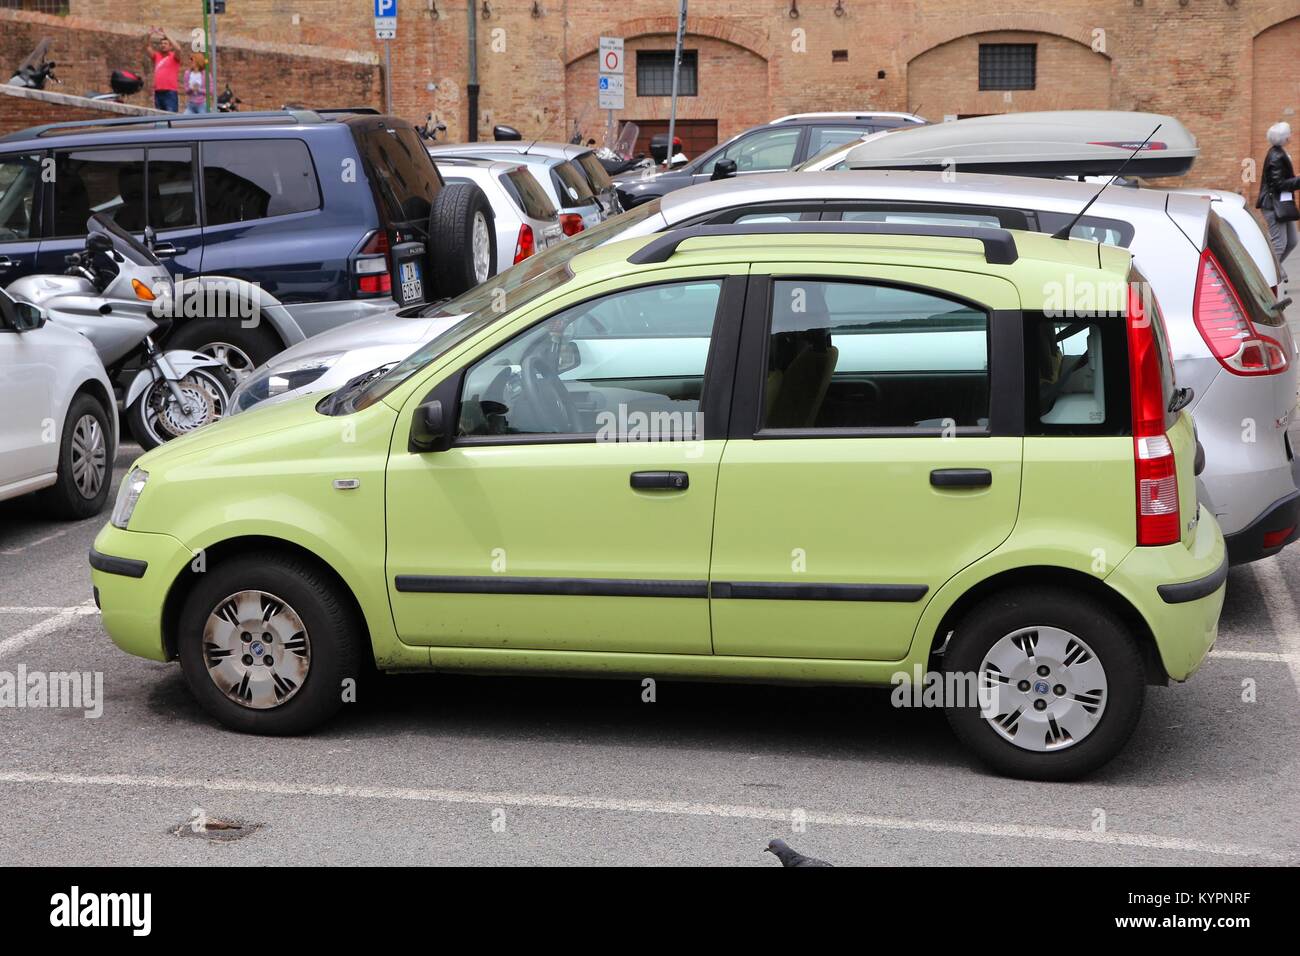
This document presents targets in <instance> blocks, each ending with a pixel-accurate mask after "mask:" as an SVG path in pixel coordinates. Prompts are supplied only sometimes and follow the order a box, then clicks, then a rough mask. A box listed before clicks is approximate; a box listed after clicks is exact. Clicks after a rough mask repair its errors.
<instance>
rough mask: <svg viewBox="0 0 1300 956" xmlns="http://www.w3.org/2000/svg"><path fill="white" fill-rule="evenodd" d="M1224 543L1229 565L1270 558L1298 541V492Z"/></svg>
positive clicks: (1299, 529)
mask: <svg viewBox="0 0 1300 956" xmlns="http://www.w3.org/2000/svg"><path fill="white" fill-rule="evenodd" d="M1225 540H1226V541H1227V542H1228V560H1229V561H1230V562H1231V563H1232V564H1246V563H1248V562H1250V561H1258V560H1259V559H1260V558H1267V557H1270V556H1272V555H1274V554H1277V553H1278V552H1279V551H1281V550H1282V549H1283V548H1285V547H1286V546H1287V545H1288V544H1291V543H1292V542H1293V541H1296V540H1300V491H1295V492H1292V493H1291V494H1289V495H1287V496H1286V497H1284V498H1281V499H1279V500H1278V501H1275V502H1273V504H1271V505H1270V506H1269V507H1268V509H1267V510H1265V512H1264V513H1263V514H1262V515H1260V516H1259V517H1258V518H1256V519H1255V520H1254V521H1252V522H1251V523H1250V524H1249V525H1247V526H1246V527H1244V528H1242V529H1241V530H1240V531H1238V532H1236V533H1234V534H1230V535H1227V536H1226V537H1225Z"/></svg>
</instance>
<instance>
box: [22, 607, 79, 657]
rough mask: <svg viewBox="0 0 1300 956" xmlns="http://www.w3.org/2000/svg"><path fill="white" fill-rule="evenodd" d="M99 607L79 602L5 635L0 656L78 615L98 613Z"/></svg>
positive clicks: (65, 625)
mask: <svg viewBox="0 0 1300 956" xmlns="http://www.w3.org/2000/svg"><path fill="white" fill-rule="evenodd" d="M98 613H99V608H97V607H95V605H93V604H80V605H77V606H76V607H65V608H63V609H61V610H60V611H59V613H58V614H55V615H54V616H53V617H47V618H46V619H45V620H43V621H41V622H40V623H39V624H33V625H32V626H31V627H28V628H25V629H24V630H21V631H19V632H18V633H17V634H15V635H13V637H7V638H5V639H4V640H3V641H0V657H4V656H5V655H6V654H8V653H10V652H12V651H16V650H18V648H20V647H22V646H23V645H25V644H30V643H31V642H32V641H34V640H36V639H37V638H40V637H44V636H45V635H46V634H51V633H53V632H54V631H57V630H60V629H61V628H64V627H67V626H68V625H69V624H71V623H72V622H73V621H75V620H76V619H77V618H79V617H86V616H88V615H91V614H98Z"/></svg>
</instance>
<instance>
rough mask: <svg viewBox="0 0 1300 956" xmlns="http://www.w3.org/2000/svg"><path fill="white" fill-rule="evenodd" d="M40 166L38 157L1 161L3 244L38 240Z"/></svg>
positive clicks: (0, 204)
mask: <svg viewBox="0 0 1300 956" xmlns="http://www.w3.org/2000/svg"><path fill="white" fill-rule="evenodd" d="M40 162H41V161H40V157H39V156H36V155H28V156H6V157H4V158H3V159H0V242H8V241H12V240H14V239H32V238H35V236H36V231H35V228H34V226H35V222H36V196H37V194H38V192H39V186H40V182H41V165H40ZM87 218H89V217H87ZM83 225H84V224H83Z"/></svg>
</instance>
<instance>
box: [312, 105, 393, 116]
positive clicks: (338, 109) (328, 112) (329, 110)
mask: <svg viewBox="0 0 1300 956" xmlns="http://www.w3.org/2000/svg"><path fill="white" fill-rule="evenodd" d="M312 112H314V113H319V114H320V115H321V116H335V115H337V114H339V113H364V114H366V115H369V116H382V115H383V113H382V111H380V110H377V109H375V108H374V107H373V106H327V107H319V106H318V107H316V109H314V110H312Z"/></svg>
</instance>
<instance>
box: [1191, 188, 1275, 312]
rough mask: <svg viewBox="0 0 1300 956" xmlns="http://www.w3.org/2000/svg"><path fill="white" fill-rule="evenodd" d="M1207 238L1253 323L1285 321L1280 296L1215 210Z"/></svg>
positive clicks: (1231, 229)
mask: <svg viewBox="0 0 1300 956" xmlns="http://www.w3.org/2000/svg"><path fill="white" fill-rule="evenodd" d="M1208 239H1209V243H1208V244H1209V248H1210V252H1212V253H1214V258H1216V259H1218V260H1219V264H1220V265H1221V266H1223V271H1224V272H1226V273H1227V274H1228V281H1229V282H1231V283H1232V287H1233V288H1234V289H1235V290H1236V291H1237V295H1238V297H1239V298H1240V299H1241V304H1242V305H1243V306H1245V308H1246V315H1247V316H1249V317H1250V321H1252V322H1254V323H1256V324H1257V325H1275V326H1276V325H1281V324H1282V323H1283V322H1285V321H1286V319H1285V316H1284V315H1283V310H1282V309H1279V308H1278V307H1277V297H1276V296H1275V295H1273V290H1272V289H1271V288H1269V285H1268V282H1267V281H1266V280H1265V279H1264V274H1263V273H1262V272H1260V271H1259V266H1257V265H1255V260H1254V259H1252V258H1251V257H1250V253H1249V252H1247V251H1246V247H1245V246H1244V245H1242V243H1241V238H1240V237H1239V236H1238V235H1237V232H1236V230H1235V229H1233V228H1232V226H1230V225H1229V224H1228V223H1227V222H1226V221H1225V220H1224V219H1223V218H1222V217H1221V216H1220V215H1219V214H1218V213H1216V212H1213V211H1211V212H1210V228H1209V237H1208Z"/></svg>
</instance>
